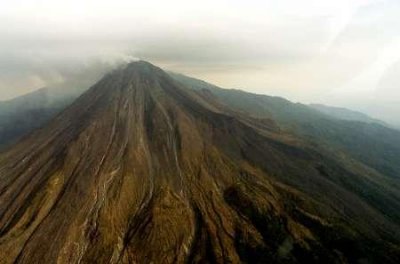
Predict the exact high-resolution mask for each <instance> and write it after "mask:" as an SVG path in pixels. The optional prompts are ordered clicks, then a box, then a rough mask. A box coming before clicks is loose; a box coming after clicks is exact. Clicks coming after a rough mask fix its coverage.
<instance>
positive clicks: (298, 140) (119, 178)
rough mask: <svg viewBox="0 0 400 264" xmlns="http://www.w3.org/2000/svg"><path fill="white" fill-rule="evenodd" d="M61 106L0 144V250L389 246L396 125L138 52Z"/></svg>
mask: <svg viewBox="0 0 400 264" xmlns="http://www.w3.org/2000/svg"><path fill="white" fill-rule="evenodd" d="M171 76H172V77H171ZM39 97H40V96H39ZM60 111H61V112H60V113H59V114H57V115H56V116H55V117H53V118H51V119H50V120H49V121H46V124H45V125H44V126H42V127H41V128H39V129H36V130H33V131H32V132H31V133H29V134H27V136H25V137H24V138H22V139H21V140H19V141H18V143H17V144H15V145H13V146H11V147H9V148H7V150H6V151H4V152H3V153H1V154H0V259H1V262H2V263H81V262H85V263H151V262H153V263H266V262H273V263H321V262H323V263H338V262H339V263H358V262H362V261H368V262H371V263H380V262H382V261H383V262H385V263H398V261H399V259H400V247H399V246H400V231H399V230H400V214H399V212H400V210H399V209H400V192H399V187H400V183H399V173H398V172H399V170H398V168H397V167H396V165H397V164H399V163H396V158H397V157H398V156H397V155H396V152H395V151H397V150H398V149H399V148H398V147H399V146H400V144H399V142H398V139H399V138H400V137H397V141H396V136H398V134H399V133H400V132H398V131H396V130H391V129H389V128H386V127H384V126H380V125H374V124H368V123H362V122H353V121H343V120H338V119H336V118H332V117H330V116H328V115H325V114H323V113H321V112H319V111H316V110H314V109H312V108H310V107H308V106H305V105H301V104H293V103H291V102H289V101H287V100H285V99H282V98H275V97H268V96H260V95H255V94H250V93H246V92H242V91H237V90H225V89H221V88H218V87H216V86H213V85H210V84H207V83H205V82H203V81H200V80H196V79H192V78H189V77H185V76H182V75H176V74H167V73H165V72H164V71H163V70H162V69H160V68H158V67H156V66H154V65H152V64H150V63H147V62H144V61H138V62H133V63H130V64H127V65H125V66H120V67H118V68H117V69H115V70H113V71H111V72H109V73H107V74H106V75H105V76H104V77H103V78H101V79H100V80H99V81H98V82H97V83H96V84H94V85H93V86H92V87H91V88H90V89H89V90H87V91H86V92H84V93H83V94H82V95H81V96H80V97H79V98H78V99H76V100H74V102H72V103H71V104H69V105H68V106H66V107H65V109H64V110H61V109H60ZM371 131H372V132H371ZM361 132H363V133H361ZM353 133H358V135H357V137H356V138H358V139H359V140H366V141H368V140H369V139H370V138H369V136H373V138H376V140H375V141H373V142H371V144H373V145H370V146H369V145H363V146H362V147H363V148H364V149H365V148H369V149H370V150H371V151H372V149H373V151H374V152H378V151H380V149H381V148H382V149H383V148H387V147H389V146H388V145H385V144H389V143H390V144H391V145H392V148H388V149H387V151H389V152H390V153H388V155H386V156H383V157H381V159H379V158H377V156H376V155H375V156H374V155H372V156H371V157H370V159H367V158H366V157H364V156H362V155H361V153H362V151H363V150H364V149H358V148H357V147H359V146H360V145H359V142H357V141H349V142H347V143H345V142H342V141H340V139H342V138H343V137H344V138H343V139H344V140H347V139H353V140H354V138H353ZM371 133H378V134H377V135H381V133H384V134H385V137H378V136H377V135H375V134H371ZM396 133H397V134H396ZM364 143H365V142H364ZM346 145H348V146H347V147H348V148H347V149H346V148H344V146H346ZM385 162H386V163H385ZM384 164H385V165H386V167H385V166H384ZM389 165H391V167H390V166H389Z"/></svg>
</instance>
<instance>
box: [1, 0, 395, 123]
mask: <svg viewBox="0 0 400 264" xmlns="http://www.w3.org/2000/svg"><path fill="white" fill-rule="evenodd" d="M0 4H1V5H0V100H6V99H9V98H12V97H15V96H18V95H21V94H24V93H27V92H29V91H32V90H35V89H38V88H41V87H44V86H51V85H53V84H55V83H62V82H63V81H64V80H65V79H67V78H70V76H73V75H71V72H77V71H81V70H85V68H88V67H92V65H93V64H94V63H95V64H96V65H98V64H99V63H112V64H114V63H118V62H119V61H121V60H122V61H128V60H130V59H135V58H140V59H145V60H149V61H150V62H153V63H155V64H158V65H160V66H162V67H164V68H165V69H168V70H173V71H177V72H181V73H184V74H188V75H191V76H194V77H198V78H201V79H204V80H206V81H209V82H211V83H215V84H217V85H220V86H222V87H228V88H240V89H243V90H247V91H251V92H257V93H263V94H269V95H280V96H283V97H286V98H288V99H290V100H293V101H300V102H304V103H309V102H314V103H325V104H330V105H335V106H345V107H350V108H353V109H358V110H362V111H365V112H367V113H369V114H371V115H373V116H375V117H379V118H382V119H385V120H388V121H391V122H396V123H399V124H400V119H399V117H398V116H400V88H399V87H400V1H399V0H302V1H299V0H246V1H239V0H213V1H211V0H202V1H188V0H186V1H183V0H169V1H154V0H145V1H143V0H142V1H132V0H113V1H110V0H107V1H106V0H88V1H85V0H69V1H60V0H42V1H33V0H13V1H6V0H0Z"/></svg>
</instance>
